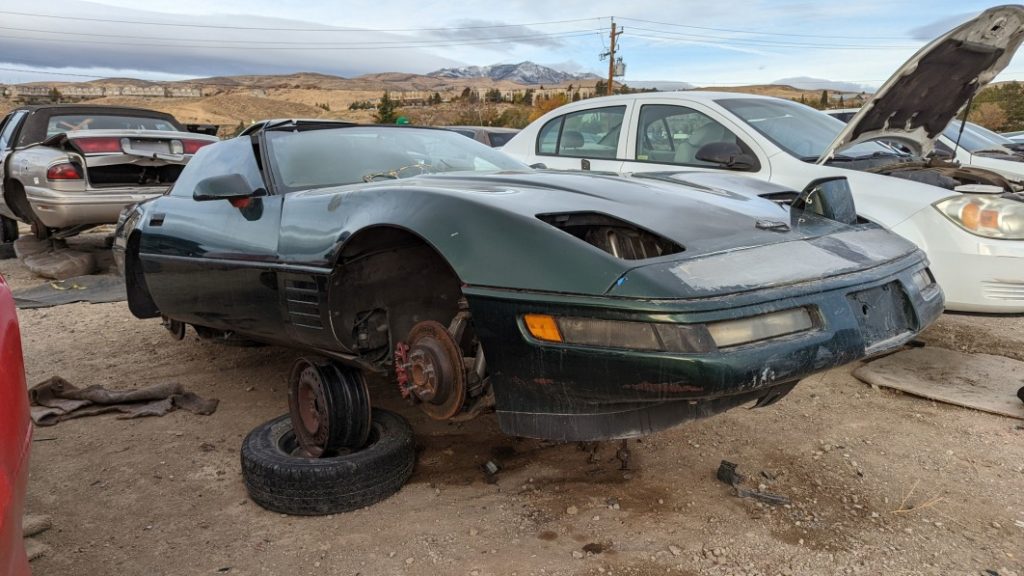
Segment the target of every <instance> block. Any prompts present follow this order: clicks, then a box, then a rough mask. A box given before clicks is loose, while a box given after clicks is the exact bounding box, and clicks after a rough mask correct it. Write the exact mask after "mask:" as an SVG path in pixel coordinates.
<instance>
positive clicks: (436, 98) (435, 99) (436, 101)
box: [430, 92, 442, 106]
mask: <svg viewBox="0 0 1024 576" xmlns="http://www.w3.org/2000/svg"><path fill="white" fill-rule="evenodd" d="M441 101H442V100H441V94H440V93H439V92H434V95H433V96H431V97H430V103H431V104H432V105H434V106H437V105H438V104H440V103H441Z"/></svg>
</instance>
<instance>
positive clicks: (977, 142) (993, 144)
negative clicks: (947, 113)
mask: <svg viewBox="0 0 1024 576" xmlns="http://www.w3.org/2000/svg"><path fill="white" fill-rule="evenodd" d="M962 125H963V122H961V121H960V120H953V121H952V122H950V123H949V126H946V129H945V130H943V131H942V134H943V135H944V136H945V137H946V138H949V139H950V140H952V141H953V142H956V141H957V139H959V140H960V147H961V148H963V149H964V150H967V151H968V152H981V151H983V150H989V151H993V152H1005V153H1007V154H1009V153H1010V151H1009V150H1006V149H1004V148H1002V146H1003V144H1013V140H1010V139H1009V138H1007V137H1005V136H1003V135H1001V134H996V133H995V132H992V131H990V130H988V129H987V128H984V127H982V126H978V125H977V124H975V123H973V122H968V123H967V126H964V131H963V134H961V133H960V127H961V126H962Z"/></svg>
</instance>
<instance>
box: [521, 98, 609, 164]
mask: <svg viewBox="0 0 1024 576" xmlns="http://www.w3.org/2000/svg"><path fill="white" fill-rule="evenodd" d="M625 116H626V107H625V106H609V107H607V108H596V109H592V110H581V111H579V112H572V113H570V114H566V115H565V116H561V117H559V118H555V119H554V120H551V121H550V122H548V123H547V124H545V125H544V127H543V128H541V131H540V134H539V135H538V137H537V153H538V154H541V155H546V156H570V157H573V158H615V156H616V152H617V151H618V148H619V134H620V133H621V132H622V120H623V118H624V117H625Z"/></svg>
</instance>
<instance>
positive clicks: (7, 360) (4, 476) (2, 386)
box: [0, 276, 32, 576]
mask: <svg viewBox="0 0 1024 576" xmlns="http://www.w3.org/2000/svg"><path fill="white" fill-rule="evenodd" d="M31 442H32V421H31V420H30V419H29V411H28V389H27V388H26V386H25V369H24V365H23V363H22V356H21V334H20V332H19V330H18V317H17V315H16V314H15V311H14V299H13V298H12V297H11V291H10V289H9V288H8V287H7V283H6V281H4V279H3V277H2V276H0V575H2V576H28V574H29V567H28V560H27V559H26V558H25V546H24V544H23V542H22V538H21V536H22V534H21V516H22V510H23V502H24V498H25V487H26V485H27V483H28V454H29V447H30V446H31Z"/></svg>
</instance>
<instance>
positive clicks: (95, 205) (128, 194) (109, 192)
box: [25, 187, 166, 228]
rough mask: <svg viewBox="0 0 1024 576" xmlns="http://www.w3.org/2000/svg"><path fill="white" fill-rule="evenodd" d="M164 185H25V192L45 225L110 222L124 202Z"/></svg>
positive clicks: (153, 193)
mask: <svg viewBox="0 0 1024 576" xmlns="http://www.w3.org/2000/svg"><path fill="white" fill-rule="evenodd" d="M165 191H166V188H157V189H156V190H154V189H153V188H151V187H150V188H145V189H142V188H103V189H92V190H87V191H85V192H64V191H58V190H52V189H49V188H42V187H26V188H25V196H26V198H27V199H28V203H29V205H30V206H31V207H32V211H33V212H34V213H35V215H36V217H37V218H39V220H40V221H41V222H42V223H43V224H45V225H46V226H47V227H48V228H70V227H72V226H80V225H87V224H114V223H116V222H117V217H118V215H120V214H121V211H122V210H123V209H124V208H125V206H129V205H131V204H135V203H138V202H143V201H145V200H149V199H150V198H155V197H157V196H161V195H163V193H164V192H165Z"/></svg>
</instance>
